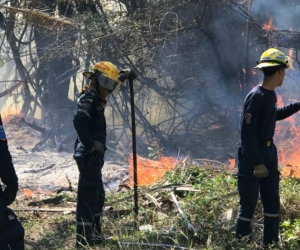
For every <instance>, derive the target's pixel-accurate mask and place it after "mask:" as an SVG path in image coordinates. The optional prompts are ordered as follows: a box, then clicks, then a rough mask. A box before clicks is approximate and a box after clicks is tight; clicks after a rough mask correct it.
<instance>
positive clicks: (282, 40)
mask: <svg viewBox="0 0 300 250" xmlns="http://www.w3.org/2000/svg"><path fill="white" fill-rule="evenodd" d="M299 40H300V33H299V32H296V31H290V30H272V31H267V32H266V34H264V35H261V36H258V38H257V39H256V43H258V44H266V45H267V46H268V47H277V48H278V47H284V48H293V49H300V44H299Z"/></svg>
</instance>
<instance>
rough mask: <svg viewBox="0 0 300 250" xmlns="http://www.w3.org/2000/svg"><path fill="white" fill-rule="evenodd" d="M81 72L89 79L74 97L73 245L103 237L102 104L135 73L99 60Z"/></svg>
mask: <svg viewBox="0 0 300 250" xmlns="http://www.w3.org/2000/svg"><path fill="white" fill-rule="evenodd" d="M83 75H84V76H85V77H87V78H89V79H90V83H89V84H88V85H86V86H84V87H83V90H82V92H81V93H80V95H79V97H78V100H77V111H76V114H75V116H74V119H73V123H74V127H75V130H76V132H77V135H78V137H77V139H76V142H75V154H74V158H75V160H76V163H77V166H78V169H79V182H78V196H77V208H76V246H77V247H78V248H80V247H82V246H86V245H90V246H94V245H98V244H100V243H102V242H103V241H104V240H105V239H104V237H103V236H102V233H101V225H100V214H101V212H102V208H103V204H104V200H105V192H104V187H103V183H102V173H101V170H102V167H103V165H104V152H105V150H106V146H105V144H106V121H105V116H104V107H105V105H106V102H107V97H108V96H109V94H110V93H111V92H112V91H115V92H117V91H118V90H119V88H120V82H122V81H124V80H126V79H128V78H129V77H132V78H133V79H134V78H135V77H136V74H135V73H134V71H132V70H129V69H127V70H123V71H121V72H120V74H119V72H118V69H117V67H116V66H115V65H114V64H112V63H110V62H106V61H103V62H98V63H96V64H95V66H94V67H93V68H92V70H91V72H84V73H83Z"/></svg>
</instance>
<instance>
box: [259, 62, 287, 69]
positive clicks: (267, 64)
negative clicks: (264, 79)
mask: <svg viewBox="0 0 300 250" xmlns="http://www.w3.org/2000/svg"><path fill="white" fill-rule="evenodd" d="M276 66H282V64H280V63H276V62H262V63H259V64H258V65H257V66H255V67H254V68H255V69H262V68H269V67H276ZM285 68H288V66H286V67H285Z"/></svg>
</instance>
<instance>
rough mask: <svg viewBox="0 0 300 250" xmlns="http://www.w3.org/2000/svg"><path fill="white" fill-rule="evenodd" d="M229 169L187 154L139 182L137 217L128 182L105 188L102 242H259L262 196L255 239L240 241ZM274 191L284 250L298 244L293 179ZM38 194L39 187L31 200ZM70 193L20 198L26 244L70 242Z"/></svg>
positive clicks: (112, 245) (63, 245)
mask: <svg viewBox="0 0 300 250" xmlns="http://www.w3.org/2000/svg"><path fill="white" fill-rule="evenodd" d="M233 171H234V169H231V168H228V167H226V166H224V167H219V165H218V166H215V165H214V164H210V165H205V166H204V165H199V164H197V162H195V161H191V160H189V159H185V160H184V161H182V162H181V163H180V164H179V165H178V166H176V167H175V168H173V169H172V170H169V171H167V172H166V173H165V175H164V176H163V178H162V179H160V180H159V182H156V183H155V184H152V185H151V186H142V187H140V188H139V215H138V216H136V215H135V214H134V212H133V202H132V197H133V192H132V190H131V189H126V190H125V191H111V192H108V193H107V200H106V209H105V212H104V214H103V216H102V222H103V233H104V234H105V235H106V236H107V237H111V240H110V241H109V242H108V243H107V244H106V245H105V246H101V249H222V250H223V249H257V246H258V245H259V243H260V239H261V232H262V212H261V203H260V202H259V203H258V207H257V209H256V214H255V218H254V220H255V221H254V223H253V225H254V228H253V229H254V240H255V242H254V243H253V244H252V245H247V247H245V245H244V244H243V243H238V242H237V241H236V240H235V237H234V236H235V232H234V231H235V229H234V228H235V221H236V214H237V206H238V195H237V190H236V179H235V178H234V177H233V176H232V173H233ZM280 190H281V191H280V192H281V197H282V198H281V200H282V202H281V210H282V212H281V239H282V244H283V249H299V246H298V239H299V236H300V220H299V217H300V209H299V208H300V202H299V200H300V199H299V198H300V192H299V191H300V182H299V179H295V178H290V177H283V178H282V180H281V186H280ZM42 195H43V196H42ZM58 196H60V197H61V198H60V199H57V197H58ZM41 197H44V198H45V194H41V196H40V197H39V196H37V197H36V198H35V199H41ZM75 197H76V195H75V193H73V192H65V193H64V192H62V193H60V194H57V195H56V196H55V195H52V196H51V197H48V199H50V198H52V199H55V198H56V200H58V201H59V202H58V203H56V204H55V205H53V204H49V203H47V204H46V203H44V204H43V203H37V202H36V204H38V205H36V206H35V207H30V209H31V211H30V210H29V211H24V208H28V204H29V203H30V204H34V203H33V200H32V199H33V198H28V197H23V199H20V198H19V199H18V201H17V202H16V203H15V204H14V208H15V210H16V212H17V214H18V215H19V218H20V220H21V222H22V224H23V226H24V227H25V230H26V245H27V248H26V249H74V248H73V247H74V244H75V214H74V208H75V204H76V202H75V199H76V198H75ZM176 204H177V205H176ZM178 206H179V207H178ZM54 208H55V209H56V210H55V209H54ZM58 208H60V209H62V211H60V212H57V211H58ZM179 208H180V209H179ZM39 209H43V210H39ZM47 209H48V211H47ZM72 209H73V210H72ZM180 210H181V211H182V214H181V213H180ZM55 211H56V212H55ZM191 225H192V227H191Z"/></svg>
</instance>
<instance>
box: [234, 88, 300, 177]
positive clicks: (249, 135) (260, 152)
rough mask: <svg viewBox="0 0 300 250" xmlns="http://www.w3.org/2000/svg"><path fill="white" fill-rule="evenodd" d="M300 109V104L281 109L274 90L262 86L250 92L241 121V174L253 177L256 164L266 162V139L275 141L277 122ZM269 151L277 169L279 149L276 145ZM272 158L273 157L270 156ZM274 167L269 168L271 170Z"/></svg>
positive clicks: (239, 173) (239, 172) (267, 165)
mask: <svg viewBox="0 0 300 250" xmlns="http://www.w3.org/2000/svg"><path fill="white" fill-rule="evenodd" d="M299 110H300V103H293V104H290V105H288V106H284V107H281V108H277V97H276V94H275V92H274V91H270V90H266V89H265V88H263V87H262V86H259V85H258V86H256V87H255V88H253V89H252V90H251V91H250V92H249V94H248V95H247V97H246V99H245V101H244V106H243V113H242V116H241V121H240V134H241V146H240V148H239V171H238V175H240V176H252V175H253V171H254V166H255V165H259V164H265V165H266V167H267V168H269V165H270V164H268V163H267V161H269V160H266V154H267V151H266V147H265V146H266V142H267V141H272V140H273V139H272V138H273V136H274V131H275V124H276V121H278V120H283V119H285V118H287V117H289V116H291V115H292V114H294V113H296V112H297V111H299ZM269 149H270V150H271V149H272V151H270V150H269V151H268V152H269V154H270V155H271V157H273V160H272V161H273V163H274V164H271V165H273V166H274V168H275V167H276V168H277V166H276V165H277V150H276V147H275V145H272V146H271V147H269ZM269 158H270V157H269ZM270 170H271V171H272V169H269V171H270Z"/></svg>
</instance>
